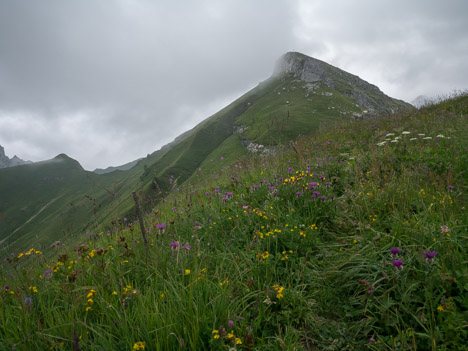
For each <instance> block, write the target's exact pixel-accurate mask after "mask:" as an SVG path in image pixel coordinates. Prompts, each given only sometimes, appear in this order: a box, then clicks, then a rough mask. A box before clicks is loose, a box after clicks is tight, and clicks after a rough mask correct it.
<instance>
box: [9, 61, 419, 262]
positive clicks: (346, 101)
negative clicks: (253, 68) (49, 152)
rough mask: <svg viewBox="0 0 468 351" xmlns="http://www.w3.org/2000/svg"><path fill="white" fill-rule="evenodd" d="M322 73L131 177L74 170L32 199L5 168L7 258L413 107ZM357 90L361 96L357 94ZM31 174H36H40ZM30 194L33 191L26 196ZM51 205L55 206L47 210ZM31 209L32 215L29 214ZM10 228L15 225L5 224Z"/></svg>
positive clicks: (290, 82)
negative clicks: (209, 178) (227, 170)
mask: <svg viewBox="0 0 468 351" xmlns="http://www.w3.org/2000/svg"><path fill="white" fill-rule="evenodd" d="M291 60H292V61H291ZM295 60H299V61H301V62H303V63H301V64H302V66H304V67H309V66H307V65H306V64H305V63H307V62H309V61H310V62H315V61H314V59H311V58H307V56H304V55H302V56H298V55H293V57H292V58H290V60H289V61H288V62H293V63H295V62H296V61H295ZM311 60H312V61H311ZM304 62H305V63H304ZM301 64H299V66H300V65H301ZM302 66H301V67H302ZM307 69H309V68H307ZM319 70H320V72H322V73H321V74H322V75H323V77H321V78H320V79H318V80H315V81H313V82H308V81H302V80H300V79H298V77H297V74H298V71H297V69H296V71H295V72H283V73H281V74H279V73H278V72H276V73H275V74H274V75H273V76H272V77H270V78H269V79H267V80H266V81H264V82H262V83H261V84H259V85H258V86H257V87H256V88H254V89H252V90H251V91H249V92H247V93H246V94H244V95H243V96H241V97H240V98H238V99H237V100H236V101H234V102H233V103H231V104H230V105H228V106H227V107H225V108H224V109H222V110H221V111H219V112H218V113H216V114H214V115H213V116H211V117H209V118H208V119H206V120H205V121H203V122H201V123H200V124H199V125H198V126H196V127H195V128H193V129H192V130H190V131H188V132H186V133H184V134H182V135H181V136H179V137H178V138H176V139H175V140H174V142H172V143H170V144H168V145H166V146H165V147H163V148H161V150H158V151H156V152H154V153H152V154H151V155H149V156H148V157H146V158H144V159H142V160H140V161H139V162H137V164H136V165H135V166H134V167H132V168H131V169H129V170H126V171H121V170H117V171H114V172H111V173H107V174H103V175H98V174H94V173H93V174H91V173H92V172H86V171H83V170H77V169H75V168H74V167H71V168H70V169H71V170H74V172H75V173H76V175H75V176H74V177H69V178H67V181H66V182H58V181H57V182H53V183H52V184H51V187H50V188H48V189H49V190H48V191H47V192H46V191H42V192H37V191H36V192H31V193H28V192H27V191H24V192H23V194H24V195H21V196H16V195H15V194H14V192H10V190H11V189H13V188H12V187H10V186H9V182H10V180H9V179H10V178H8V176H7V174H8V173H4V172H3V170H0V180H2V179H3V183H4V185H5V187H4V191H5V192H6V193H8V192H10V194H8V196H7V197H8V198H9V202H10V203H13V204H14V205H13V206H10V207H8V208H9V210H8V211H7V212H5V211H6V210H3V211H4V215H3V217H1V216H0V223H1V224H2V225H1V226H0V240H3V242H2V249H3V252H4V253H6V252H7V251H8V250H10V251H12V250H23V249H24V248H26V247H28V246H30V245H31V243H32V242H35V243H36V244H37V245H39V244H38V243H37V241H38V240H39V241H40V242H41V243H43V245H45V246H44V247H46V246H48V245H47V244H46V243H47V241H49V245H50V243H51V242H54V241H56V240H59V238H61V239H63V238H65V239H66V238H67V237H72V238H75V237H77V236H78V235H80V234H81V235H83V234H85V232H86V231H96V230H97V228H99V227H100V226H101V225H102V224H104V223H108V222H109V221H108V219H109V218H122V217H124V216H133V200H132V197H131V193H132V192H135V191H136V192H138V193H141V195H142V206H143V207H144V208H145V209H146V210H148V209H150V208H151V207H153V206H154V205H156V204H157V203H158V202H160V201H161V200H162V199H163V198H164V197H165V196H166V194H167V193H168V192H169V191H170V190H171V189H172V188H173V187H174V186H175V185H177V186H181V185H182V184H183V183H184V182H185V181H187V180H188V179H190V182H191V183H196V182H198V181H200V180H202V179H203V177H202V176H203V175H206V174H210V173H211V172H213V171H215V170H216V169H217V168H219V165H220V160H221V158H223V159H224V162H223V163H222V164H224V165H228V164H231V163H233V162H235V161H236V160H237V158H242V157H245V156H246V155H247V154H248V153H250V152H262V151H264V150H274V149H275V148H277V147H278V146H279V145H281V144H284V143H288V142H289V141H290V140H295V139H296V138H297V137H298V136H299V135H308V134H310V133H312V132H314V131H317V130H318V129H319V127H320V125H321V123H330V122H334V121H338V120H344V121H349V120H350V119H352V118H362V116H365V115H367V114H372V113H379V112H381V113H388V112H389V111H388V108H389V106H393V108H394V109H395V110H396V109H397V108H398V109H411V108H412V107H411V106H409V105H408V104H405V103H402V102H399V101H397V100H393V99H390V98H388V97H387V96H385V95H384V94H382V93H381V92H380V91H379V90H378V89H377V88H375V89H374V88H369V86H370V84H368V83H367V82H363V81H362V82H361V80H360V79H359V78H358V77H356V76H353V75H350V74H348V73H346V72H344V71H341V70H339V69H336V68H333V67H332V66H329V65H327V66H326V68H325V69H322V68H320V67H319ZM309 73H310V72H309ZM349 79H351V80H350V81H348V80H349ZM344 86H346V87H347V88H346V89H348V88H349V89H351V90H349V92H348V91H347V90H346V89H344V88H342V87H344ZM352 87H354V88H352ZM356 91H357V92H358V93H356V94H357V95H356V94H355V95H356V96H353V94H354V92H356ZM366 94H367V95H366ZM369 94H370V95H369ZM379 94H380V95H379ZM363 96H364V97H365V98H363ZM358 101H360V102H362V103H364V104H368V103H370V102H372V106H373V107H374V109H373V111H369V110H366V109H368V107H365V106H364V105H360V104H359V103H357V102H358ZM369 101H370V102H369ZM392 104H393V105H392ZM382 106H383V107H382ZM27 169H29V170H31V172H33V170H34V169H35V168H34V167H31V168H27ZM53 169H54V168H53V167H52V168H51V170H53ZM38 177H40V175H39V174H38ZM17 179H18V180H19V179H22V178H21V177H18V178H17ZM68 180H69V181H68ZM174 182H175V183H174ZM19 187H21V185H19ZM26 189H27V186H25V187H24V189H23V190H26ZM44 189H45V188H44ZM0 193H1V192H0ZM59 195H60V196H59ZM50 201H54V202H53V203H50ZM49 203H50V204H49ZM48 204H49V205H48ZM4 206H6V203H5V204H4ZM44 206H47V207H46V208H45V209H43V207H44ZM25 207H26V208H29V210H28V211H24V210H22V209H23V208H25ZM3 222H7V223H8V224H7V225H3ZM26 222H27V225H24V224H25V223H26ZM44 223H46V224H47V225H45V224H44ZM13 232H15V235H14V236H13V235H12V233H13ZM7 237H8V238H13V237H14V238H15V240H14V244H13V243H11V242H9V240H10V239H8V240H6V238H7ZM6 244H9V246H6ZM38 247H39V246H38ZM41 249H43V247H41Z"/></svg>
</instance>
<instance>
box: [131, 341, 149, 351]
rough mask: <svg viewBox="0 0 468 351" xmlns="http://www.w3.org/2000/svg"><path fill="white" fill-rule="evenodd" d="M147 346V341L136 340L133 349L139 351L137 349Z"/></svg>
mask: <svg viewBox="0 0 468 351" xmlns="http://www.w3.org/2000/svg"><path fill="white" fill-rule="evenodd" d="M145 347H146V342H144V341H138V342H136V343H135V344H134V345H133V350H134V351H137V350H144V349H145Z"/></svg>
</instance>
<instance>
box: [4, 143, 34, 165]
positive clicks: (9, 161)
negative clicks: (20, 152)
mask: <svg viewBox="0 0 468 351" xmlns="http://www.w3.org/2000/svg"><path fill="white" fill-rule="evenodd" d="M28 163H32V162H31V161H25V160H22V159H20V158H19V157H18V156H16V155H15V156H13V157H12V158H9V157H8V156H7V155H5V149H4V148H3V146H1V145H0V168H7V167H14V166H21V165H25V164H28Z"/></svg>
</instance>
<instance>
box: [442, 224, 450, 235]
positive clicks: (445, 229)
mask: <svg viewBox="0 0 468 351" xmlns="http://www.w3.org/2000/svg"><path fill="white" fill-rule="evenodd" d="M440 230H441V231H442V234H447V233H450V228H449V227H448V226H446V225H441V226H440Z"/></svg>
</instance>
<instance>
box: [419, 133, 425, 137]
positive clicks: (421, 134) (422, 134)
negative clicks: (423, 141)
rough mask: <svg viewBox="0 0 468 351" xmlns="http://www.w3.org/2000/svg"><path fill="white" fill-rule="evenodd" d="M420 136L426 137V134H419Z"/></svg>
mask: <svg viewBox="0 0 468 351" xmlns="http://www.w3.org/2000/svg"><path fill="white" fill-rule="evenodd" d="M418 135H419V136H425V135H426V134H424V133H420V134H418Z"/></svg>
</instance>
